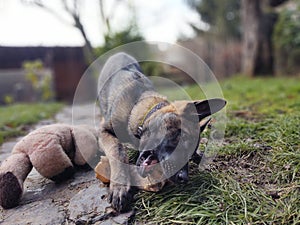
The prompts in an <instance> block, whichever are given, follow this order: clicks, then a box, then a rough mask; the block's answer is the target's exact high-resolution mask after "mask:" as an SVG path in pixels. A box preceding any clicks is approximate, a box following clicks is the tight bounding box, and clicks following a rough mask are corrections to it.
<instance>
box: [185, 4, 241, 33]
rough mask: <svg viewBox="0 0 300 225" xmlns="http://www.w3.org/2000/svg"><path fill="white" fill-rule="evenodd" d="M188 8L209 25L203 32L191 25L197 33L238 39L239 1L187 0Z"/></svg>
mask: <svg viewBox="0 0 300 225" xmlns="http://www.w3.org/2000/svg"><path fill="white" fill-rule="evenodd" d="M187 2H188V4H189V6H191V7H192V8H193V9H195V10H196V12H198V14H199V16H200V18H201V20H202V21H203V22H205V23H207V24H208V25H209V29H208V30H203V29H201V28H200V27H198V26H197V24H191V25H192V27H193V28H194V30H195V31H196V32H197V33H198V34H199V33H203V32H205V33H211V34H214V35H217V36H218V37H219V38H221V39H228V38H230V39H232V38H233V39H240V37H241V31H240V12H239V10H240V4H241V3H240V0H226V1H220V0H187Z"/></svg>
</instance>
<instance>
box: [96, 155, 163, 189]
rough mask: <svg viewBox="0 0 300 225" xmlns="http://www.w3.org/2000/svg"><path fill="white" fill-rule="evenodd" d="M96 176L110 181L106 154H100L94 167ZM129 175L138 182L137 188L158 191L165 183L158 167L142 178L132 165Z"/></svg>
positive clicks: (105, 181) (135, 182)
mask: <svg viewBox="0 0 300 225" xmlns="http://www.w3.org/2000/svg"><path fill="white" fill-rule="evenodd" d="M95 173H96V178H97V179H99V180H101V181H102V182H103V183H105V184H108V183H109V182H110V180H109V178H110V165H109V161H108V158H107V157H106V156H101V159H100V162H99V163H98V164H97V166H96V167H95ZM131 177H132V178H133V179H134V181H133V183H134V184H138V188H139V189H141V190H145V191H151V192H158V191H160V190H161V189H162V188H163V187H164V185H165V183H166V182H165V178H164V177H163V173H162V171H161V170H159V169H155V170H152V171H151V173H150V174H149V175H148V176H147V177H145V178H143V177H141V176H140V175H139V174H138V172H137V171H136V170H135V169H134V167H132V170H131Z"/></svg>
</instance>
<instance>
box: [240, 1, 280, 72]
mask: <svg viewBox="0 0 300 225" xmlns="http://www.w3.org/2000/svg"><path fill="white" fill-rule="evenodd" d="M263 4H264V2H263V1H261V0H242V25H243V59H242V70H243V73H244V74H246V75H248V76H254V75H258V74H259V75H262V74H267V75H270V74H273V64H274V62H273V61H274V60H273V45H272V34H273V28H274V25H275V22H276V18H277V16H276V14H275V13H269V14H264V13H263V11H262V5H263Z"/></svg>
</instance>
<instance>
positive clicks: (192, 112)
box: [184, 98, 226, 121]
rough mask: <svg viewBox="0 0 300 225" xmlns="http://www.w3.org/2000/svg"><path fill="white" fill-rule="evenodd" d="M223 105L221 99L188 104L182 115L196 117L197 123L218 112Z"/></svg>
mask: <svg viewBox="0 0 300 225" xmlns="http://www.w3.org/2000/svg"><path fill="white" fill-rule="evenodd" d="M225 105H226V101H225V100H224V99H221V98H212V99H207V100H203V101H194V102H189V103H188V104H187V105H186V107H185V109H184V114H186V115H188V116H198V118H199V121H201V120H202V119H203V118H205V117H207V116H210V115H212V114H214V113H216V112H218V111H220V110H221V109H222V108H224V106H225Z"/></svg>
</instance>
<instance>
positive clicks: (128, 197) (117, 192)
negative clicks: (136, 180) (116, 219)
mask: <svg viewBox="0 0 300 225" xmlns="http://www.w3.org/2000/svg"><path fill="white" fill-rule="evenodd" d="M132 198H133V193H132V191H131V187H130V185H124V184H116V183H110V193H109V195H108V201H109V203H111V204H112V207H113V208H114V209H116V210H117V211H118V212H125V211H128V210H130V206H131V202H132Z"/></svg>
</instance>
